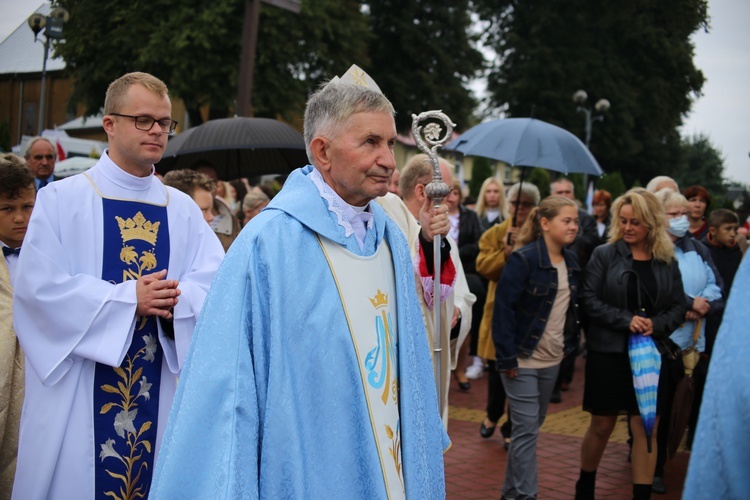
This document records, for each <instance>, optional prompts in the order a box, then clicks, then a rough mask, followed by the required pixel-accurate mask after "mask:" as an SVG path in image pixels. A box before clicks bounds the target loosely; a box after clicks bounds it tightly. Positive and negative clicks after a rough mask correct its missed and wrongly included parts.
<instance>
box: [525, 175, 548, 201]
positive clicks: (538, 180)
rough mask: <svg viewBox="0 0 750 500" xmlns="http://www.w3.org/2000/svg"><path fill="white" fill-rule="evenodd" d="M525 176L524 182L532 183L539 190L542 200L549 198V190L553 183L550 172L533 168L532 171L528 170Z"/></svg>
mask: <svg viewBox="0 0 750 500" xmlns="http://www.w3.org/2000/svg"><path fill="white" fill-rule="evenodd" d="M523 174H524V182H530V183H531V184H534V185H535V186H536V187H538V188H539V195H540V196H541V197H542V199H544V198H546V197H547V196H549V188H550V184H551V183H552V176H551V175H550V173H549V170H547V169H544V168H533V169H531V171H529V170H528V169H526V172H523Z"/></svg>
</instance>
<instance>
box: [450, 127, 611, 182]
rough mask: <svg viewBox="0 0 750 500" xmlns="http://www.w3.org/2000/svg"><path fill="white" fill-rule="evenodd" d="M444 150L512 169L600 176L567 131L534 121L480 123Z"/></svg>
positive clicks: (584, 149)
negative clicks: (491, 161)
mask: <svg viewBox="0 0 750 500" xmlns="http://www.w3.org/2000/svg"><path fill="white" fill-rule="evenodd" d="M445 149H446V150H447V151H455V152H457V153H462V154H464V155H466V156H483V157H485V158H492V159H495V160H499V161H502V162H505V163H507V164H508V165H511V166H513V167H542V168H546V169H548V170H554V171H555V172H562V173H563V174H566V175H567V174H570V173H581V174H591V175H596V176H600V175H602V173H603V172H602V169H601V167H600V166H599V163H597V161H596V159H595V158H594V156H593V155H592V154H591V152H590V151H589V150H588V148H587V147H586V145H585V144H583V142H581V140H580V139H578V137H576V136H575V135H573V134H571V133H570V132H568V131H567V130H565V129H563V128H560V127H558V126H556V125H552V124H551V123H547V122H544V121H542V120H537V119H534V118H505V119H501V120H492V121H488V122H484V123H481V124H479V125H477V126H475V127H472V128H470V129H469V130H467V131H466V132H464V133H463V134H461V135H460V136H459V137H457V138H456V139H454V140H453V141H451V143H450V144H448V145H447V146H446V147H445Z"/></svg>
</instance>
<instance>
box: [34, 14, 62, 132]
mask: <svg viewBox="0 0 750 500" xmlns="http://www.w3.org/2000/svg"><path fill="white" fill-rule="evenodd" d="M68 19H70V14H69V13H68V11H67V10H65V9H63V8H62V7H55V8H54V9H52V11H51V12H50V13H49V15H48V16H43V15H42V14H39V13H34V14H32V15H31V16H29V20H28V23H29V27H30V28H31V30H32V31H33V32H34V41H37V36H39V32H40V31H42V29H44V42H43V43H44V60H43V61H42V83H41V91H40V94H39V123H38V125H37V135H38V134H41V133H42V131H43V130H44V111H45V107H46V102H45V100H46V89H45V86H46V79H47V56H48V55H49V42H50V40H61V39H62V38H63V24H64V23H65V22H67V21H68Z"/></svg>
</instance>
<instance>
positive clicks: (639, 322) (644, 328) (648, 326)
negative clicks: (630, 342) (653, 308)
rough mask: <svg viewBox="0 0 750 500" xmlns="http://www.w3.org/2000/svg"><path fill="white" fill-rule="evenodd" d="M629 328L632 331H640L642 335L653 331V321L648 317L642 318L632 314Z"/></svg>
mask: <svg viewBox="0 0 750 500" xmlns="http://www.w3.org/2000/svg"><path fill="white" fill-rule="evenodd" d="M629 328H630V331H631V332H633V333H641V334H643V335H651V334H652V333H654V323H653V322H652V321H651V319H650V318H644V317H643V316H633V319H631V320H630V327H629Z"/></svg>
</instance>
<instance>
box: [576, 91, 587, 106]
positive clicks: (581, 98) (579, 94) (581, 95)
mask: <svg viewBox="0 0 750 500" xmlns="http://www.w3.org/2000/svg"><path fill="white" fill-rule="evenodd" d="M588 98H589V95H588V94H587V93H586V91H585V90H580V89H579V90H576V93H575V94H573V102H575V103H576V104H579V105H580V104H583V103H584V102H586V99H588Z"/></svg>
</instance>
